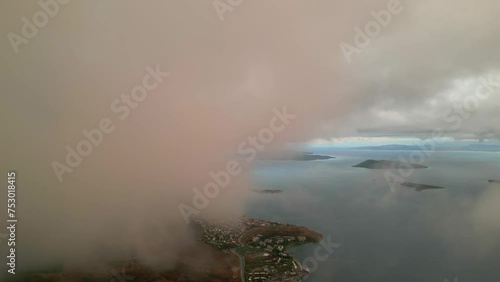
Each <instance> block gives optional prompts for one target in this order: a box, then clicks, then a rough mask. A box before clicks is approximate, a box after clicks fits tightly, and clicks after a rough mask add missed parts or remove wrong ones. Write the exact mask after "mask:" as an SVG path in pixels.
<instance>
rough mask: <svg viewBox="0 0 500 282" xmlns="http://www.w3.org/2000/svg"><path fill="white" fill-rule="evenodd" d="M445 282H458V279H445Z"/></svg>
mask: <svg viewBox="0 0 500 282" xmlns="http://www.w3.org/2000/svg"><path fill="white" fill-rule="evenodd" d="M443 282H458V277H455V280H453V281H448V279H444V281H443Z"/></svg>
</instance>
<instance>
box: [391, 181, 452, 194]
mask: <svg viewBox="0 0 500 282" xmlns="http://www.w3.org/2000/svg"><path fill="white" fill-rule="evenodd" d="M401 185H402V186H406V187H410V188H415V191H418V192H420V191H423V190H432V189H446V188H444V187H441V186H434V185H427V184H419V183H413V182H403V183H401Z"/></svg>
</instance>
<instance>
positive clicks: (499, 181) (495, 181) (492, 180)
mask: <svg viewBox="0 0 500 282" xmlns="http://www.w3.org/2000/svg"><path fill="white" fill-rule="evenodd" d="M488 182H489V183H500V180H496V179H490V180H488Z"/></svg>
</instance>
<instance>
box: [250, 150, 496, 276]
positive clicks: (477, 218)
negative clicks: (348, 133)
mask: <svg viewBox="0 0 500 282" xmlns="http://www.w3.org/2000/svg"><path fill="white" fill-rule="evenodd" d="M308 150H309V151H313V152H315V153H322V154H328V155H331V156H335V157H337V158H335V159H330V160H321V161H310V162H293V161H274V162H267V161H266V162H259V163H258V164H256V165H255V166H254V167H253V170H252V176H253V179H254V182H255V184H256V185H257V186H261V187H264V188H269V187H271V188H278V189H282V190H284V192H283V193H281V194H278V195H256V196H254V197H253V199H252V200H251V201H250V202H249V204H248V205H247V212H248V213H249V214H250V215H252V216H256V217H262V218H267V219H270V220H275V221H280V222H287V223H291V224H298V225H304V226H307V227H309V228H311V229H313V230H316V231H318V232H321V233H322V234H323V235H324V236H327V235H331V236H332V242H335V243H339V244H341V246H340V247H339V248H338V249H336V250H335V252H334V253H333V254H331V255H330V257H329V258H328V259H327V260H326V261H324V262H319V264H318V268H317V270H316V271H314V272H313V273H312V274H311V275H310V277H309V278H308V279H307V280H306V281H312V282H316V281H317V282H320V281H377V282H378V281H380V282H382V281H390V282H400V281H410V282H413V281H415V282H417V281H418V282H421V281H430V282H432V281H436V282H441V281H444V279H448V280H451V279H454V277H459V281H484V282H489V281H491V282H494V281H498V277H500V270H499V269H498V265H499V263H500V239H499V238H500V223H499V222H498V220H495V219H494V216H493V215H496V216H498V215H499V214H500V208H498V206H497V205H496V204H495V203H496V202H498V200H500V187H498V185H497V186H493V185H490V184H489V183H488V182H487V181H488V179H492V178H495V177H497V178H498V172H499V171H500V154H498V153H491V152H484V153H483V152H435V153H434V154H433V155H432V156H431V157H430V158H429V159H428V160H427V162H426V163H425V165H427V166H429V168H428V169H420V170H416V172H415V174H414V175H413V176H411V177H409V178H408V179H407V181H411V182H416V183H424V184H429V185H438V186H444V187H446V189H445V190H427V191H422V192H416V191H415V190H414V189H410V188H408V187H402V186H398V188H397V189H396V191H395V192H393V193H391V190H390V188H389V186H388V184H387V182H386V181H385V178H384V175H383V174H384V171H383V170H368V169H363V168H353V167H351V165H354V164H357V163H359V162H361V161H364V160H366V159H386V160H393V159H397V158H398V157H399V156H405V157H407V156H408V154H409V152H410V151H359V150H339V149H332V148H315V149H311V148H308ZM495 201H496V202H495ZM315 248H316V246H315V245H314V244H310V245H305V246H298V247H293V248H292V249H291V251H292V253H295V255H296V256H297V259H298V260H299V261H303V260H304V259H305V258H307V257H310V256H313V252H314V249H315Z"/></svg>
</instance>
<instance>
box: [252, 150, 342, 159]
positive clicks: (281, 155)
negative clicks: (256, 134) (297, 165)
mask: <svg viewBox="0 0 500 282" xmlns="http://www.w3.org/2000/svg"><path fill="white" fill-rule="evenodd" d="M334 158H335V157H330V156H323V155H316V154H314V153H311V152H300V151H292V150H279V151H269V152H264V153H263V154H261V156H260V157H259V159H261V160H269V161H316V160H328V159H334Z"/></svg>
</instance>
